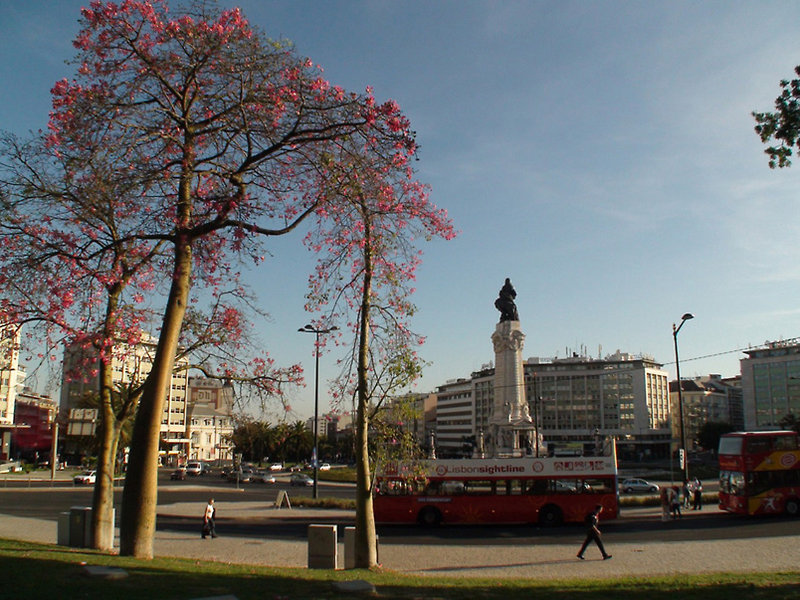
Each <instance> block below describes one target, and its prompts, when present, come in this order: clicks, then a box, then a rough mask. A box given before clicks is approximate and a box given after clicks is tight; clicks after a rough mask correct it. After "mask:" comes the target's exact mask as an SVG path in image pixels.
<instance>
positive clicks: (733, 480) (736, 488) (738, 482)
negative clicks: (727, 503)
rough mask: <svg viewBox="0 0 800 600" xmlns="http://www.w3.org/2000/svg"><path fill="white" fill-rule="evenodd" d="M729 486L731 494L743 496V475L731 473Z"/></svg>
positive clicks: (739, 472) (737, 472)
mask: <svg viewBox="0 0 800 600" xmlns="http://www.w3.org/2000/svg"><path fill="white" fill-rule="evenodd" d="M729 485H730V491H731V494H736V495H741V494H744V473H742V472H741V471H732V472H731V474H730V484H729Z"/></svg>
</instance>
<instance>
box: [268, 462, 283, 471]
mask: <svg viewBox="0 0 800 600" xmlns="http://www.w3.org/2000/svg"><path fill="white" fill-rule="evenodd" d="M269 470H270V471H283V463H273V464H271V465H270V466H269Z"/></svg>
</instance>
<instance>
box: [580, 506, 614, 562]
mask: <svg viewBox="0 0 800 600" xmlns="http://www.w3.org/2000/svg"><path fill="white" fill-rule="evenodd" d="M601 512H603V505H602V504H598V505H597V506H595V507H594V510H593V511H592V512H590V513H589V514H588V515H586V539H585V540H583V545H582V546H581V549H580V552H578V558H580V559H581V560H585V559H584V557H583V553H584V552H585V551H586V547H587V546H588V545H589V542H594V543H595V544H597V547H598V548H599V549H600V553H601V554H602V555H603V560H608V559H609V558H611V555H610V554H608V553H607V552H606V549H605V548H604V547H603V540H602V539H600V529H598V527H597V522H598V521H599V520H600V513H601Z"/></svg>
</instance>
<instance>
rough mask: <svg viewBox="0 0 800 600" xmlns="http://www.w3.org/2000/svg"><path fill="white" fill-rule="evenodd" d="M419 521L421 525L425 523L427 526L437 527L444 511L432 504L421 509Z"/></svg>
mask: <svg viewBox="0 0 800 600" xmlns="http://www.w3.org/2000/svg"><path fill="white" fill-rule="evenodd" d="M417 521H419V524H420V525H424V526H425V527H436V526H437V525H439V523H441V522H442V513H440V512H439V511H438V510H437V509H435V508H433V507H432V506H426V507H425V508H423V509H422V510H421V511H419V515H418V516H417Z"/></svg>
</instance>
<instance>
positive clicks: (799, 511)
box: [786, 498, 800, 517]
mask: <svg viewBox="0 0 800 600" xmlns="http://www.w3.org/2000/svg"><path fill="white" fill-rule="evenodd" d="M786 514H787V515H789V516H790V517H796V516H798V515H800V503H798V500H797V498H789V499H788V500H787V501H786Z"/></svg>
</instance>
